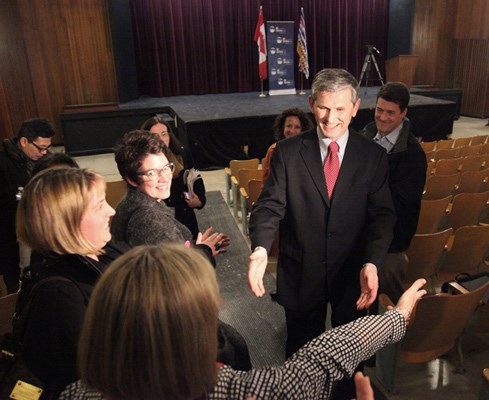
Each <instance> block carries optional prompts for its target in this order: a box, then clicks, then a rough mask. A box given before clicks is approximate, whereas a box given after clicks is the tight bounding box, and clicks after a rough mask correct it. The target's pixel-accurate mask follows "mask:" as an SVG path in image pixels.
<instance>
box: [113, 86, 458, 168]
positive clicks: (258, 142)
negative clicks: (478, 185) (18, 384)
mask: <svg viewBox="0 0 489 400" xmlns="http://www.w3.org/2000/svg"><path fill="white" fill-rule="evenodd" d="M378 90H379V87H369V88H366V87H361V88H360V89H359V91H358V93H359V97H360V99H361V104H360V109H359V111H358V114H357V116H356V117H355V118H354V119H353V120H352V123H351V125H352V127H353V128H354V129H356V130H360V129H362V128H363V127H364V126H365V125H366V124H367V123H369V122H371V121H373V117H374V112H373V109H374V108H375V102H376V96H377V92H378ZM259 94H260V93H259V92H251V93H229V94H207V95H200V96H178V97H158V98H155V97H141V98H140V99H138V100H134V101H130V102H127V103H123V104H121V105H120V109H127V110H134V109H148V108H158V107H165V106H167V107H170V108H171V109H172V110H173V111H175V113H176V114H177V115H178V117H179V122H178V124H177V125H178V126H177V129H176V132H177V135H178V137H179V138H180V139H181V140H182V142H183V143H184V145H186V146H187V147H188V148H189V149H190V151H191V153H192V155H193V158H194V161H195V164H196V165H197V167H198V168H200V169H214V168H221V167H224V166H227V165H228V164H229V161H230V160H233V159H244V158H248V157H251V158H254V157H257V158H259V159H261V158H263V157H264V156H265V154H266V151H267V149H268V147H269V146H270V145H271V144H272V143H273V142H274V138H273V132H272V126H273V122H274V119H275V117H276V116H277V115H278V114H280V113H281V112H282V111H283V110H285V109H287V108H291V107H298V108H301V109H303V110H304V111H306V112H308V113H309V114H310V116H311V119H314V118H313V116H312V114H311V113H310V109H309V102H308V96H309V95H310V90H308V91H306V94H305V95H299V94H296V95H278V96H268V95H266V96H265V97H259ZM455 110H456V104H455V103H454V102H452V101H447V100H440V99H436V98H431V97H426V96H421V95H417V94H411V101H410V103H409V111H408V118H410V120H411V123H412V127H413V132H414V134H415V135H417V136H422V137H423V140H425V141H429V140H438V139H444V138H446V136H447V135H448V134H450V133H451V132H452V129H453V120H454V117H455V114H456V111H455ZM245 148H246V149H247V153H245V152H244V151H243V149H245Z"/></svg>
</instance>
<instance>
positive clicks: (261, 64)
mask: <svg viewBox="0 0 489 400" xmlns="http://www.w3.org/2000/svg"><path fill="white" fill-rule="evenodd" d="M254 40H255V42H256V44H257V45H258V69H259V71H260V79H261V80H262V81H263V80H265V79H267V45H266V38H265V21H264V20H263V10H262V7H261V6H260V15H259V16H258V23H257V24H256V29H255V37H254Z"/></svg>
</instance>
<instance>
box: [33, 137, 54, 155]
mask: <svg viewBox="0 0 489 400" xmlns="http://www.w3.org/2000/svg"><path fill="white" fill-rule="evenodd" d="M27 141H28V142H29V143H30V144H32V145H33V146H34V147H35V148H36V149H37V150H39V153H44V152H47V151H48V150H49V149H50V148H51V147H52V146H53V145H52V144H50V145H49V146H47V147H41V146H38V145H37V144H35V143H34V142H33V141H31V140H29V139H27Z"/></svg>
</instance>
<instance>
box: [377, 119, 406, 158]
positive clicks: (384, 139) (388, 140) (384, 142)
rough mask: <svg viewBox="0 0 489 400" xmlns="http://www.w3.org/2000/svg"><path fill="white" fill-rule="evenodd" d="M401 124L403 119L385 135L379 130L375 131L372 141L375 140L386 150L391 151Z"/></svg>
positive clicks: (399, 132)
mask: <svg viewBox="0 0 489 400" xmlns="http://www.w3.org/2000/svg"><path fill="white" fill-rule="evenodd" d="M403 125H404V120H403V122H402V123H401V124H399V126H398V127H397V128H396V129H394V130H393V131H392V132H391V133H389V134H388V135H385V136H382V135H381V134H380V132H379V131H377V134H376V135H375V137H374V141H376V142H377V143H378V144H380V145H381V146H382V147H383V148H385V149H386V150H387V152H389V151H391V150H392V148H393V147H394V145H395V144H396V142H397V139H398V138H399V135H400V134H401V129H402V126H403Z"/></svg>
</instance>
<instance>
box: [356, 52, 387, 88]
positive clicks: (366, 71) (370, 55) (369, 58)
mask: <svg viewBox="0 0 489 400" xmlns="http://www.w3.org/2000/svg"><path fill="white" fill-rule="evenodd" d="M367 49H368V50H367V55H366V56H365V61H364V62H363V66H362V73H361V74H360V79H359V80H358V86H359V87H360V86H362V81H363V78H364V77H365V87H368V83H369V81H373V80H380V83H381V84H382V85H384V79H383V78H382V74H381V73H380V70H379V66H378V65H377V60H376V59H375V55H374V51H375V52H376V53H377V54H378V55H379V56H382V54H380V51H378V50H377V49H376V48H375V46H372V45H370V44H367ZM372 62H373V64H374V67H375V70H376V71H377V75H378V77H379V78H378V79H375V78H373V79H370V70H371V64H372Z"/></svg>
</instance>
